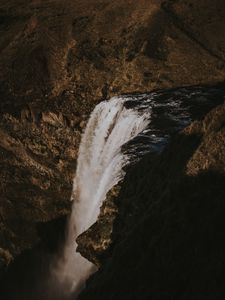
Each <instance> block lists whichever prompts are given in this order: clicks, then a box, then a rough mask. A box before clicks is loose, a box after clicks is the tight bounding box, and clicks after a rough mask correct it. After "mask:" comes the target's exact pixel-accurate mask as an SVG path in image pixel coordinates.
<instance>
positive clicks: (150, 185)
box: [79, 104, 225, 300]
mask: <svg viewBox="0 0 225 300" xmlns="http://www.w3.org/2000/svg"><path fill="white" fill-rule="evenodd" d="M224 120H225V105H224V104H223V105H221V106H219V107H217V108H215V109H214V110H212V111H211V112H209V113H208V114H207V115H206V117H205V118H204V119H203V120H201V121H195V122H193V123H192V124H191V125H190V126H189V127H187V128H185V129H184V130H183V131H182V132H181V133H180V134H178V135H177V136H176V137H174V139H173V140H172V142H171V144H170V145H169V146H168V147H167V149H165V150H164V151H163V153H161V154H160V155H157V154H156V155H154V156H153V155H152V154H150V155H148V156H146V157H145V158H144V159H143V160H142V161H141V162H140V163H138V164H137V165H136V166H135V167H134V168H132V169H131V170H130V172H128V174H127V176H126V178H125V182H124V184H123V187H122V190H121V192H120V195H119V197H118V201H117V205H118V215H117V218H116V221H115V222H114V230H113V231H114V249H113V252H112V255H111V257H110V259H108V260H107V261H106V262H105V263H104V264H103V266H102V267H101V268H100V270H99V271H98V272H97V273H96V274H95V275H94V276H93V277H92V279H91V280H89V283H88V286H87V288H86V289H85V290H84V291H83V292H82V294H81V295H80V297H79V299H82V300H83V299H84V300H88V299H98V300H99V299H106V298H107V299H115V298H116V299H182V300H183V299H218V300H219V299H222V298H224V296H225V294H224V288H223V286H224V277H223V271H224V267H225V265H224V250H225V249H224V242H223V241H224V238H225V231H224V228H225V223H224V213H225V203H224V197H225V186H224V182H225V181H224V180H225V173H224V171H225V157H224V153H225V152H224V150H225V148H224V147H225V126H224V125H225V123H224Z"/></svg>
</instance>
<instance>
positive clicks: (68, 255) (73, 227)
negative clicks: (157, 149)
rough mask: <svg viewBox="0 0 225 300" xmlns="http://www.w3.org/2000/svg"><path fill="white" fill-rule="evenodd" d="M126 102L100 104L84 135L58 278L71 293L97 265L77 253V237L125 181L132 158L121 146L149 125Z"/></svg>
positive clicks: (116, 100) (144, 112)
mask: <svg viewBox="0 0 225 300" xmlns="http://www.w3.org/2000/svg"><path fill="white" fill-rule="evenodd" d="M125 102H126V98H124V97H123V98H122V97H121V98H119V97H114V98H112V99H111V100H109V101H104V102H101V103H100V104H98V105H97V106H96V107H95V109H94V111H93V112H92V114H91V116H90V118H89V121H88V123H87V126H86V129H85V132H84V133H83V135H82V139H81V144H80V148H79V154H78V161H77V170H76V175H75V178H74V184H73V192H72V200H73V207H72V213H71V217H70V220H69V223H68V236H67V242H66V245H65V248H64V255H63V260H62V261H61V262H60V265H59V266H58V269H57V272H58V278H59V280H60V281H62V282H66V285H67V286H68V289H69V290H70V291H73V290H78V289H80V288H81V286H82V285H83V283H84V281H85V280H86V278H87V277H88V275H90V274H91V273H92V272H93V271H94V270H95V267H94V265H93V264H92V263H91V262H89V261H88V260H86V259H85V258H83V257H82V256H81V255H80V254H79V253H77V252H76V247H77V244H76V242H75V239H76V237H77V236H78V235H79V234H81V233H82V232H84V231H85V230H86V229H88V228H89V227H90V226H91V225H92V224H93V223H94V222H95V221H96V220H97V217H98V214H99V210H100V206H101V204H102V202H103V201H104V200H105V197H106V194H107V192H108V191H109V190H110V189H111V188H112V187H113V186H115V185H116V184H117V183H118V182H119V181H120V180H121V179H123V177H124V175H125V172H124V170H123V168H124V167H125V166H126V165H127V164H128V163H129V155H128V154H124V153H123V152H122V151H121V147H122V145H124V144H126V143H127V142H128V141H130V140H132V139H133V138H134V137H136V136H137V135H138V134H139V133H141V132H142V131H143V130H144V129H145V128H146V127H147V125H148V124H149V119H150V112H149V111H147V110H142V111H137V110H136V109H135V108H126V107H125V105H124V104H125Z"/></svg>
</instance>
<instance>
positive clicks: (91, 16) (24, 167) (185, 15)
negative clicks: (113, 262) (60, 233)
mask: <svg viewBox="0 0 225 300" xmlns="http://www.w3.org/2000/svg"><path fill="white" fill-rule="evenodd" d="M224 11H225V5H224V3H223V1H222V0H216V1H214V3H213V7H212V3H211V1H210V0H207V1H206V0H204V1H203V0H202V1H198V2H197V3H196V1H194V0H188V1H185V3H184V1H179V0H178V1H169V0H168V1H159V0H157V1H156V0H141V1H138V2H137V1H134V0H132V1H129V4H128V3H127V2H126V1H125V2H121V1H117V0H116V1H113V2H109V1H107V0H101V1H99V0H93V1H81V0H75V1H71V0H67V1H63V2H59V1H47V2H46V1H42V0H33V1H27V0H21V1H19V2H18V1H16V0H15V1H13V0H12V1H9V2H7V3H2V4H0V20H1V21H0V33H1V34H0V94H1V103H0V169H1V174H0V178H1V184H0V194H1V201H0V247H1V250H0V256H1V257H2V259H3V260H4V261H5V263H8V262H9V261H10V260H11V259H13V258H14V257H15V256H16V255H17V254H19V253H20V252H21V251H22V250H23V249H25V248H30V247H32V246H33V245H34V244H35V243H37V242H38V240H39V237H38V234H37V230H36V225H37V223H39V222H46V221H49V220H51V219H55V218H58V217H60V216H63V215H66V214H68V212H69V209H70V201H69V199H70V194H71V188H72V177H73V174H74V171H75V167H76V157H77V149H78V145H79V141H80V133H81V131H82V129H83V128H84V126H85V121H86V120H87V118H88V115H89V113H90V111H91V110H92V108H93V107H94V106H95V104H96V103H97V102H99V101H101V100H102V99H104V98H107V97H110V96H112V95H115V94H120V93H128V92H136V91H142V92H143V91H146V90H151V89H153V88H160V87H161V88H162V87H171V86H178V85H186V84H193V83H194V84H196V83H200V82H209V81H221V80H224V75H225V67H224V59H225V58H224V27H225V25H224Z"/></svg>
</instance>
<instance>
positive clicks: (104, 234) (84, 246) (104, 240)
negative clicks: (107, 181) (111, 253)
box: [76, 184, 121, 266]
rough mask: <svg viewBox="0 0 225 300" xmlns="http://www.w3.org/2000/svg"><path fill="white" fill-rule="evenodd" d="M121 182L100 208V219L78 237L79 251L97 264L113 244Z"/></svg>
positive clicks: (98, 264)
mask: <svg viewBox="0 0 225 300" xmlns="http://www.w3.org/2000/svg"><path fill="white" fill-rule="evenodd" d="M120 188H121V187H120V184H118V185H116V186H115V187H113V188H112V189H111V190H110V191H109V192H108V193H107V195H106V199H105V201H104V202H103V204H102V206H101V208H100V214H99V217H98V220H97V221H96V222H95V223H94V224H93V225H92V226H91V227H90V228H89V229H88V230H87V231H85V232H84V233H82V234H81V235H79V236H78V238H77V240H76V241H77V244H78V247H77V251H78V252H80V254H81V255H82V256H84V257H85V258H87V259H88V260H89V261H91V262H92V263H94V264H95V265H96V266H100V265H101V263H102V262H103V261H104V257H106V253H107V250H109V248H110V246H111V244H112V232H113V224H114V220H115V217H116V215H117V213H118V209H117V206H116V204H115V203H114V201H115V199H116V197H117V196H118V195H119V191H120Z"/></svg>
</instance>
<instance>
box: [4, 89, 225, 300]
mask: <svg viewBox="0 0 225 300" xmlns="http://www.w3.org/2000/svg"><path fill="white" fill-rule="evenodd" d="M224 96H225V90H224V85H223V84H222V85H216V86H211V87H210V86H192V87H185V88H176V89H168V90H160V91H155V92H152V93H145V94H135V95H123V96H120V97H114V98H112V99H111V100H109V101H104V102H101V103H100V104H98V105H97V106H96V108H95V109H94V111H93V112H92V114H91V116H90V118H89V121H88V123H87V126H86V129H85V131H84V133H83V135H82V140H81V144H80V148H79V156H78V161H77V170H76V174H75V178H74V185H73V193H72V197H71V198H72V201H73V208H72V213H71V216H70V218H69V220H68V226H67V236H66V243H65V244H64V245H63V251H62V252H63V253H61V252H60V254H59V253H57V255H54V257H55V259H54V260H53V262H52V255H50V257H51V259H50V257H49V256H48V255H47V254H46V253H45V252H43V253H45V254H43V253H42V252H40V249H38V248H37V249H33V250H31V251H30V252H29V253H27V254H26V253H24V255H21V256H20V257H18V258H17V259H15V262H14V263H13V264H12V265H11V266H10V268H9V269H8V271H7V272H6V274H5V275H4V279H3V280H2V281H1V285H0V288H1V291H2V295H4V299H6V300H14V299H18V300H24V299H30V300H40V299H41V300H68V299H72V300H75V299H76V295H77V294H78V293H79V291H80V290H81V289H82V287H83V286H84V283H85V281H86V279H87V278H88V277H89V275H90V274H91V273H92V272H94V271H96V268H95V267H94V266H93V265H92V263H90V262H89V261H87V260H86V259H85V258H83V257H82V256H81V255H80V254H79V253H77V252H76V247H77V245H76V237H77V236H78V235H79V234H80V233H82V232H83V231H85V230H86V229H87V228H88V227H90V226H91V225H92V224H93V223H94V222H95V221H96V219H97V217H98V214H99V209H100V206H101V204H102V202H103V201H104V199H105V197H106V194H107V192H108V191H109V190H110V189H111V188H112V187H113V186H114V185H116V184H117V183H118V182H119V181H121V180H122V179H123V178H124V176H125V172H126V170H127V167H132V165H133V164H135V163H137V162H138V160H140V159H141V158H142V157H143V156H144V155H146V154H148V153H152V152H153V153H155V152H156V153H160V152H161V151H162V150H163V149H164V148H165V146H166V145H167V143H168V142H169V140H170V138H171V137H172V136H173V135H174V134H175V133H177V132H178V131H180V130H181V129H182V128H184V127H185V126H187V125H188V124H190V122H191V121H192V120H196V119H201V118H202V117H203V116H204V115H205V114H206V113H207V112H208V111H209V110H211V109H212V108H213V107H215V106H217V105H219V104H221V103H223V102H224ZM62 176H63V174H62ZM54 228H57V227H54ZM55 230H57V229H55ZM44 245H45V244H44ZM42 251H45V250H42ZM55 251H57V250H55ZM49 265H50V269H51V276H49Z"/></svg>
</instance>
